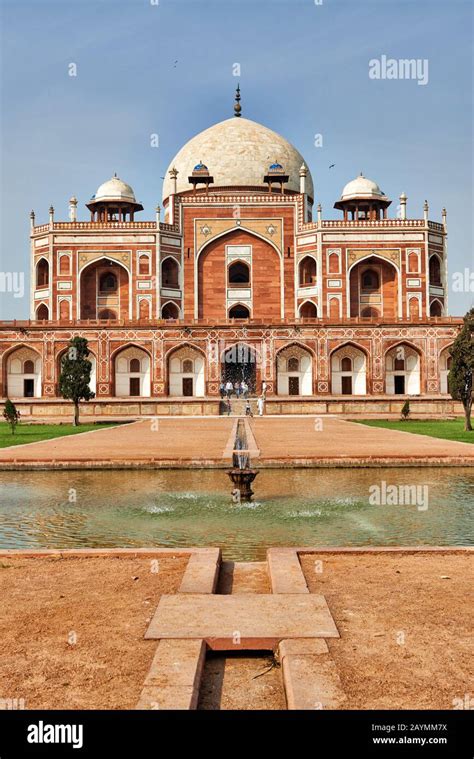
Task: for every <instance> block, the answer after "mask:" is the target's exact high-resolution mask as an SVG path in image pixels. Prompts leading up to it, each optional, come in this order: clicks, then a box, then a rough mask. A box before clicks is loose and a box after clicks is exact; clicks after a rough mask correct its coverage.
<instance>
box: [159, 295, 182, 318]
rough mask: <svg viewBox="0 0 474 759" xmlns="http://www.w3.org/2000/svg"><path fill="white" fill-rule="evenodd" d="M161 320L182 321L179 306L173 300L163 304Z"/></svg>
mask: <svg viewBox="0 0 474 759" xmlns="http://www.w3.org/2000/svg"><path fill="white" fill-rule="evenodd" d="M161 318H162V319H169V320H173V319H180V318H181V310H180V308H179V306H178V304H177V303H175V302H174V301H173V300H167V301H166V303H163V305H162V307H161Z"/></svg>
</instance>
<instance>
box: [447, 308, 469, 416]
mask: <svg viewBox="0 0 474 759" xmlns="http://www.w3.org/2000/svg"><path fill="white" fill-rule="evenodd" d="M449 353H450V356H451V357H452V362H451V369H450V371H449V374H448V387H449V392H450V393H451V397H452V398H454V400H455V401H461V403H462V405H463V407H464V415H465V424H464V429H465V430H468V431H471V430H472V424H471V409H472V395H473V375H474V308H471V310H470V311H468V312H467V314H466V316H465V317H464V326H463V328H462V329H461V331H460V333H459V335H458V336H457V338H456V340H455V341H454V343H453V345H452V346H451V349H450V351H449Z"/></svg>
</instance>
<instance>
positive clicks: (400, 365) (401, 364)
mask: <svg viewBox="0 0 474 759" xmlns="http://www.w3.org/2000/svg"><path fill="white" fill-rule="evenodd" d="M393 368H394V370H395V371H396V372H404V371H405V359H404V358H396V359H395V361H394V362H393Z"/></svg>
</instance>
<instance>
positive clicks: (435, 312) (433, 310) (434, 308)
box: [430, 300, 441, 316]
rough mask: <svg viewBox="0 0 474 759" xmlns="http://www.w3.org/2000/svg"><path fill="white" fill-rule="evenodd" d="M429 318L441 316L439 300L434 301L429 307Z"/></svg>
mask: <svg viewBox="0 0 474 759" xmlns="http://www.w3.org/2000/svg"><path fill="white" fill-rule="evenodd" d="M430 316H441V303H440V302H439V300H434V301H433V303H432V304H431V305H430Z"/></svg>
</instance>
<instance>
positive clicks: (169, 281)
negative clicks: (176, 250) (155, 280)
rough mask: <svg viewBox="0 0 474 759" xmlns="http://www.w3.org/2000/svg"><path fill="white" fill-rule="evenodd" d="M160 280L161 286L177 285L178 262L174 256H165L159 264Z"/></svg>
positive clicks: (173, 286)
mask: <svg viewBox="0 0 474 759" xmlns="http://www.w3.org/2000/svg"><path fill="white" fill-rule="evenodd" d="M161 281H162V285H163V287H171V288H178V287H179V264H178V262H177V261H176V259H175V258H167V259H165V261H163V263H162V265H161Z"/></svg>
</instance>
